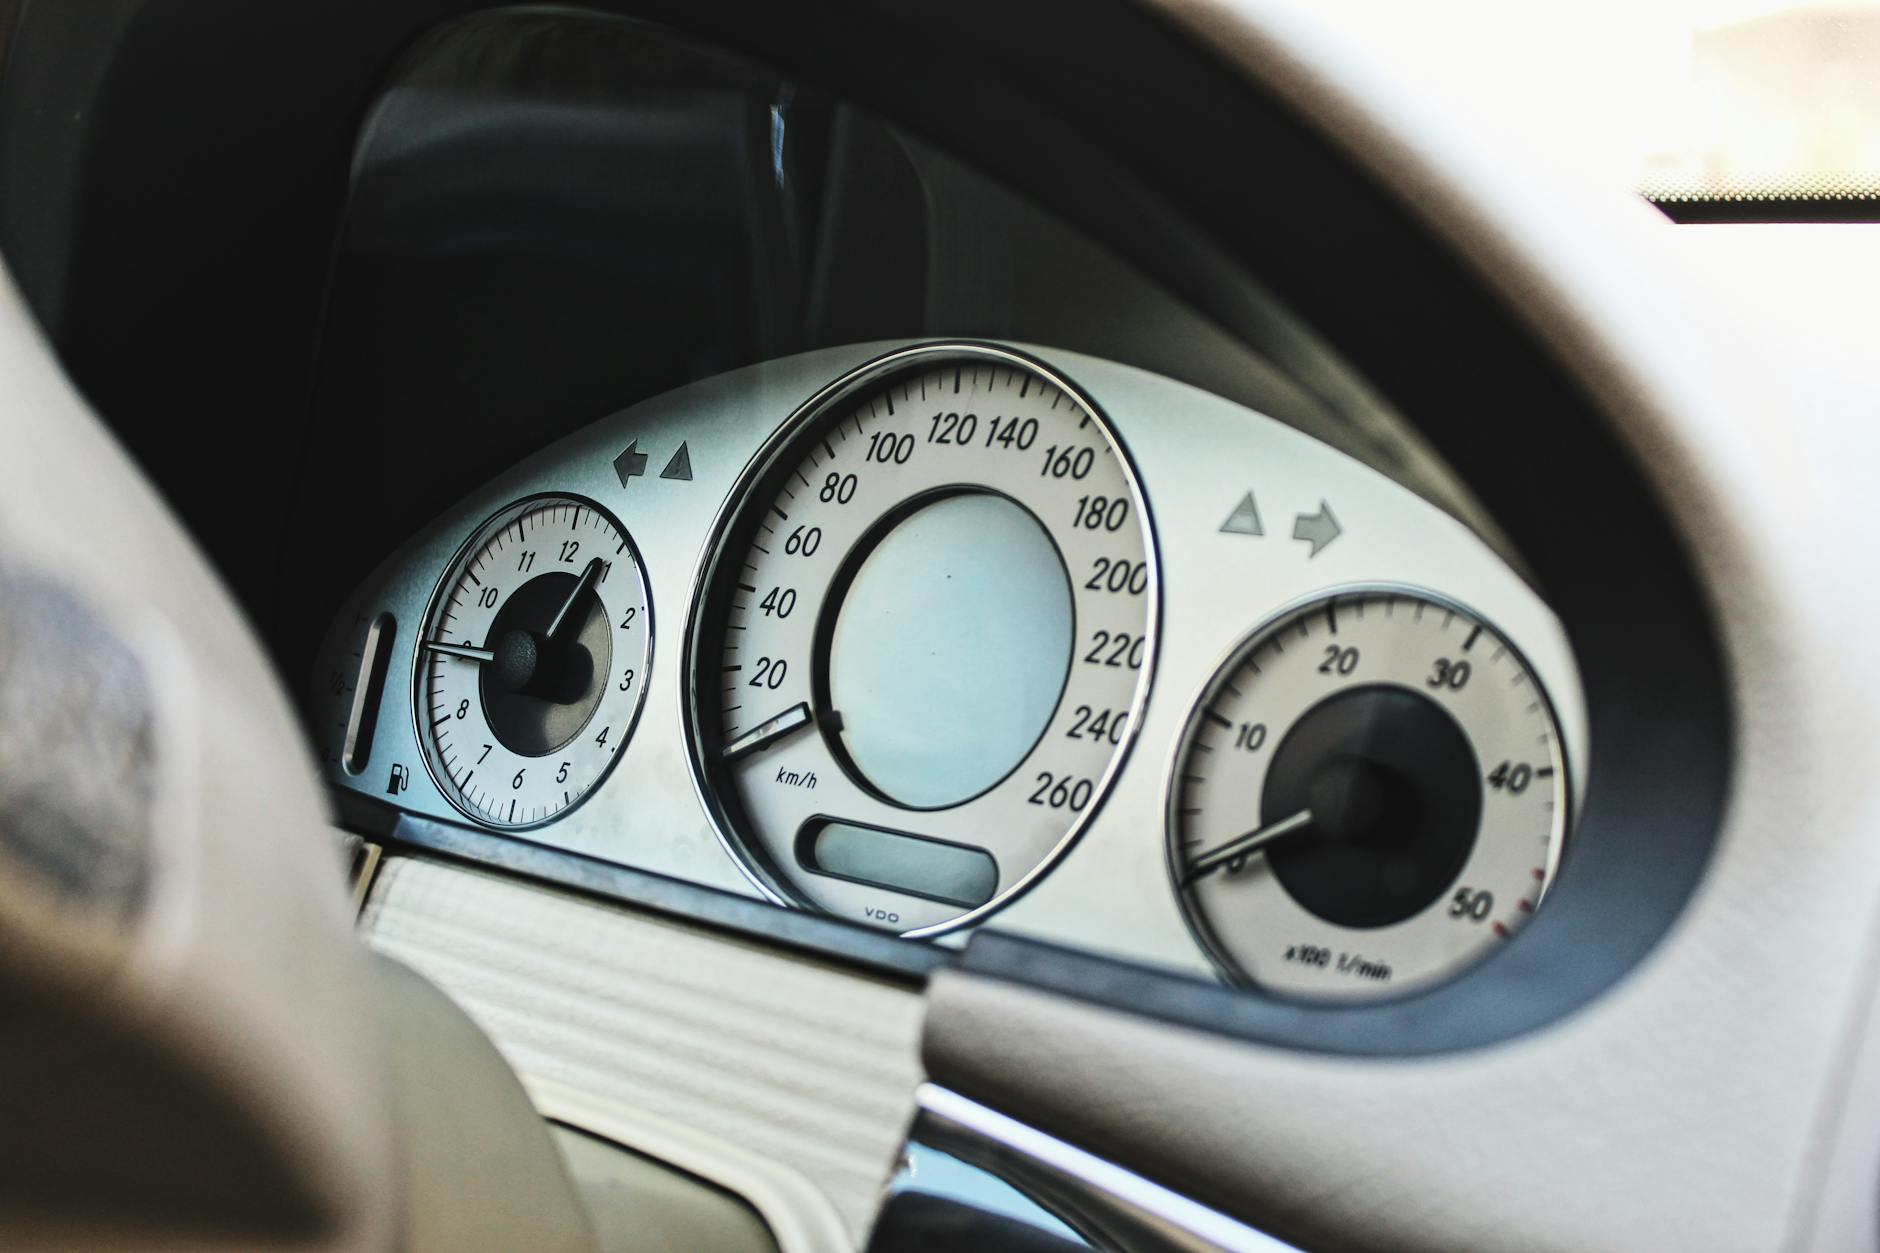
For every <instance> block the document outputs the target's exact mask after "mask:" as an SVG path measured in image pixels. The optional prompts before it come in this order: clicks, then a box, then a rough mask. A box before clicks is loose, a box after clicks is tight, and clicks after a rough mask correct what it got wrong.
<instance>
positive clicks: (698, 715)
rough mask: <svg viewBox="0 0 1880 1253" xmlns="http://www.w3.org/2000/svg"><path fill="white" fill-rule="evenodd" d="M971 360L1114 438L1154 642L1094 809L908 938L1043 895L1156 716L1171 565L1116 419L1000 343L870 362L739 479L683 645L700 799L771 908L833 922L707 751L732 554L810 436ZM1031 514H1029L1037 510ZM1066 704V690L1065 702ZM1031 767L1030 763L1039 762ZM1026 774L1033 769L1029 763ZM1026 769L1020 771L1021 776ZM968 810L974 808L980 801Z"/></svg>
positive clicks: (696, 582)
mask: <svg viewBox="0 0 1880 1253" xmlns="http://www.w3.org/2000/svg"><path fill="white" fill-rule="evenodd" d="M961 359H973V360H978V361H983V362H992V363H996V364H999V365H1004V366H1009V367H1013V368H1017V369H1021V370H1025V371H1028V372H1030V373H1031V374H1033V375H1035V376H1037V377H1039V378H1041V379H1043V380H1044V381H1046V382H1047V383H1049V384H1050V385H1052V386H1053V387H1056V388H1058V389H1059V390H1060V391H1062V392H1063V393H1064V394H1065V395H1066V396H1069V397H1070V398H1071V399H1072V400H1074V401H1075V402H1076V403H1077V404H1078V405H1079V406H1081V407H1082V408H1083V410H1084V412H1085V413H1087V414H1088V415H1089V416H1090V419H1091V421H1092V422H1094V423H1096V424H1097V425H1098V427H1099V428H1100V429H1101V431H1102V434H1103V437H1104V439H1105V440H1106V441H1108V443H1109V446H1110V448H1111V449H1112V450H1113V451H1114V453H1115V456H1116V461H1117V464H1118V465H1119V466H1120V467H1121V472H1122V475H1123V481H1124V483H1125V485H1126V486H1127V487H1128V489H1129V492H1130V496H1131V499H1132V500H1133V501H1134V502H1135V504H1136V506H1137V509H1138V515H1139V516H1138V518H1137V521H1136V525H1137V527H1138V528H1139V529H1140V531H1141V533H1142V540H1143V553H1144V558H1145V560H1146V561H1147V563H1148V568H1149V578H1148V586H1147V587H1146V588H1145V589H1144V592H1143V595H1144V597H1145V614H1144V628H1143V634H1144V637H1145V639H1146V641H1147V642H1146V644H1145V647H1144V649H1143V672H1142V675H1141V677H1140V679H1139V680H1138V681H1137V684H1136V690H1135V692H1134V694H1133V695H1132V697H1131V700H1130V705H1129V726H1128V730H1127V731H1126V732H1125V734H1124V736H1123V740H1122V742H1121V743H1119V744H1117V745H1116V746H1115V748H1114V750H1113V751H1112V752H1111V754H1110V757H1109V760H1108V762H1107V763H1106V764H1105V767H1104V770H1103V773H1102V774H1101V775H1100V776H1099V777H1098V780H1097V786H1096V788H1095V791H1094V794H1093V795H1092V797H1091V800H1090V803H1089V804H1088V805H1087V806H1085V808H1084V810H1083V812H1082V813H1080V814H1078V815H1077V817H1076V819H1075V821H1073V822H1072V823H1070V824H1069V825H1068V826H1067V828H1066V829H1065V833H1064V834H1063V836H1062V837H1060V838H1059V840H1058V841H1057V842H1056V843H1055V844H1053V845H1052V846H1051V849H1050V851H1049V852H1048V853H1046V854H1045V855H1044V856H1043V857H1041V858H1039V859H1038V861H1037V862H1036V864H1034V865H1033V866H1032V867H1031V868H1030V869H1029V870H1028V871H1026V872H1025V874H1023V875H1022V876H1020V877H1019V878H1018V880H1017V881H1016V882H1014V883H1013V884H1012V885H1011V886H1010V887H1007V888H1005V889H1004V890H1003V891H1001V892H999V893H998V894H997V895H995V896H994V897H993V898H992V899H991V900H990V901H987V902H986V903H985V904H984V905H981V906H978V907H977V908H974V909H971V910H968V911H966V912H964V913H961V914H959V915H957V916H955V917H953V918H950V919H948V920H946V921H945V922H940V923H934V924H931V925H928V926H923V927H914V928H910V929H908V930H906V931H901V932H898V934H899V935H900V936H901V937H902V938H905V939H930V938H934V937H938V936H942V935H946V934H948V933H951V932H956V931H960V930H963V929H966V928H969V927H973V926H976V925H978V924H979V923H981V922H983V921H984V920H985V919H986V918H988V917H990V916H992V915H993V914H995V913H997V912H998V911H999V910H1001V909H1004V908H1005V907H1006V906H1008V905H1010V904H1012V903H1013V902H1014V901H1017V900H1018V899H1020V898H1021V897H1023V896H1024V895H1025V894H1026V893H1027V892H1029V891H1030V890H1031V889H1032V888H1033V887H1035V886H1036V885H1037V883H1038V882H1039V880H1041V879H1042V878H1043V877H1044V876H1045V875H1046V874H1048V873H1049V872H1050V871H1051V870H1052V868H1054V867H1055V866H1056V865H1057V864H1058V863H1059V862H1060V861H1062V860H1063V858H1064V857H1065V856H1066V855H1067V854H1068V853H1069V852H1070V850H1071V849H1072V848H1073V847H1074V846H1075V845H1076V844H1077V842H1078V840H1079V839H1080V838H1081V837H1082V836H1083V834H1084V832H1085V831H1086V830H1088V829H1089V827H1090V825H1091V824H1092V823H1093V822H1095V820H1096V818H1097V816H1098V814H1099V813H1101V812H1102V809H1103V806H1104V803H1105V802H1106V801H1107V799H1108V798H1109V795H1110V792H1111V790H1112V789H1113V787H1114V785H1115V782H1116V779H1117V776H1118V775H1119V774H1121V772H1122V770H1123V768H1124V766H1125V765H1126V764H1127V762H1128V761H1129V758H1130V755H1131V753H1132V751H1133V750H1134V748H1135V746H1136V742H1137V737H1138V736H1139V734H1140V732H1141V726H1142V719H1143V714H1144V712H1145V711H1146V709H1147V708H1148V703H1149V697H1150V694H1151V692H1152V691H1153V689H1154V686H1155V675H1156V670H1157V661H1158V658H1159V653H1160V649H1161V635H1162V633H1161V623H1162V558H1161V552H1160V550H1159V548H1158V547H1157V543H1156V527H1155V518H1154V512H1153V508H1152V506H1151V503H1150V501H1149V497H1148V493H1147V492H1146V491H1145V490H1144V488H1143V484H1142V478H1141V476H1140V475H1139V474H1138V473H1137V470H1136V464H1135V461H1134V459H1133V458H1132V457H1131V456H1130V453H1129V449H1128V447H1127V446H1126V445H1125V444H1124V442H1123V441H1122V439H1121V438H1120V437H1119V436H1118V435H1117V432H1116V428H1115V426H1114V425H1113V424H1112V423H1111V422H1110V420H1109V418H1108V416H1107V415H1106V414H1105V413H1104V412H1103V410H1102V409H1101V408H1100V407H1099V406H1098V405H1096V404H1095V403H1094V402H1093V401H1092V400H1091V399H1090V397H1089V395H1088V394H1087V393H1086V392H1085V391H1084V390H1083V389H1082V388H1080V387H1078V386H1077V385H1076V384H1075V383H1073V382H1072V381H1071V380H1069V379H1068V378H1066V377H1065V376H1064V375H1063V374H1062V373H1061V372H1060V371H1058V370H1056V369H1055V368H1053V367H1052V366H1051V365H1050V364H1048V363H1047V362H1045V361H1042V360H1040V359H1039V358H1037V357H1035V356H1032V355H1030V354H1028V353H1023V352H1018V351H1015V350H1013V349H1010V348H1006V347H1003V346H1000V345H997V344H990V343H985V342H981V341H977V340H935V341H931V342H926V343H920V344H914V345H910V346H908V347H905V348H899V349H896V350H894V351H892V352H889V353H885V354H883V355H881V356H879V357H876V358H874V359H872V360H869V361H866V362H863V363H862V364H861V365H859V366H857V367H855V368H854V369H852V370H850V371H849V372H848V373H846V374H843V375H842V376H841V377H839V378H837V379H835V380H833V381H831V382H830V383H828V384H826V385H824V386H823V387H822V388H821V389H820V390H818V391H817V392H816V393H815V394H814V395H812V396H811V397H810V398H809V399H808V400H806V401H804V402H803V403H802V404H801V405H799V406H797V408H796V409H795V410H793V411H792V412H791V413H790V415H789V416H788V417H787V418H785V419H784V420H783V422H782V423H780V424H779V425H778V427H777V428H776V430H774V431H772V432H771V434H770V435H769V436H768V437H767V438H766V439H765V440H764V442H763V444H762V445H760V446H759V448H758V450H757V452H756V453H755V454H753V455H752V457H751V458H750V460H749V461H748V462H747V463H746V464H745V466H744V468H743V470H742V471H740V472H739V475H738V478H737V481H736V482H735V483H734V484H733V485H732V488H731V491H730V493H729V494H728V495H727V496H726V498H725V500H724V502H723V503H722V504H721V505H720V507H719V509H718V512H717V513H716V515H715V516H714V517H713V519H712V525H711V530H710V532H709V533H708V534H707V537H706V542H705V546H704V548H703V550H702V551H701V553H700V556H699V563H698V568H697V571H696V573H695V576H694V578H693V585H692V596H691V606H690V608H689V610H688V614H687V623H686V630H685V637H684V641H683V644H682V646H681V647H682V657H681V662H680V664H681V667H682V670H681V676H682V682H684V684H685V695H684V700H683V706H684V710H685V731H684V733H685V740H686V750H687V756H688V757H689V759H690V762H691V767H692V770H691V773H692V789H693V792H694V794H695V795H696V796H697V798H698V802H699V805H700V806H701V807H702V808H703V810H704V811H705V814H706V815H707V817H708V818H709V820H710V823H711V827H712V832H713V834H714V835H715V836H716V837H717V839H718V842H719V844H720V845H721V846H722V847H723V848H724V850H725V852H726V853H727V854H728V855H729V856H730V858H731V860H732V863H733V864H734V865H736V866H737V868H738V870H739V872H740V873H742V874H743V876H744V877H745V879H746V880H747V881H748V882H749V883H750V884H751V886H752V887H753V888H755V889H756V890H757V891H758V892H759V893H760V894H761V895H762V896H763V897H764V898H765V899H767V900H769V901H771V902H773V903H774V904H777V905H781V906H784V907H787V908H790V909H798V910H804V911H806V912H810V913H814V914H817V915H818V916H828V915H827V914H826V913H825V911H824V910H822V909H821V908H820V907H818V906H817V905H815V904H814V903H813V902H810V901H807V900H804V899H801V898H800V897H799V896H798V895H797V894H796V893H795V891H794V890H793V889H792V888H791V886H790V883H789V878H788V876H787V875H785V874H783V873H782V872H780V871H779V870H778V869H777V868H776V867H774V866H772V865H771V864H770V858H769V857H768V856H767V855H766V854H765V853H764V852H763V851H762V850H761V849H760V848H757V847H754V846H753V842H752V841H749V840H746V839H744V838H742V837H740V836H739V835H738V834H737V817H738V807H737V802H736V798H735V792H734V789H732V788H731V787H729V786H720V785H719V781H718V780H717V779H716V778H714V769H715V763H714V762H713V760H712V758H711V755H710V754H709V752H708V751H707V747H706V738H707V737H706V719H707V718H708V717H709V718H716V717H721V716H722V715H720V714H719V713H718V712H717V709H716V706H715V705H714V706H713V707H712V709H711V710H709V711H707V710H706V709H704V708H703V707H702V706H701V704H700V701H699V691H700V688H699V684H698V678H699V672H698V666H699V661H700V658H701V657H702V656H703V655H704V645H705V633H706V631H707V629H708V628H710V627H711V626H712V625H713V624H714V623H717V624H719V625H720V626H722V622H723V618H724V616H725V613H726V609H725V604H724V602H725V601H726V600H727V599H728V598H729V593H728V592H727V591H726V590H725V588H724V587H723V586H721V582H722V580H721V579H720V577H719V576H720V571H721V569H722V568H723V565H724V562H725V561H726V560H727V559H728V558H729V557H730V556H731V555H732V553H733V550H734V549H735V550H736V551H737V552H738V553H742V552H743V551H744V546H745V545H747V544H748V543H749V542H750V541H751V540H752V539H753V538H754V537H755V534H756V529H757V520H759V519H760V518H761V516H762V511H763V509H764V508H765V507H767V505H768V504H769V502H770V498H771V496H772V495H774V492H772V491H770V490H768V489H771V488H773V487H774V486H775V483H776V482H777V481H779V480H781V478H782V477H783V476H784V475H786V474H787V473H788V471H789V468H790V467H791V466H794V465H795V464H797V461H798V460H800V454H799V456H797V457H792V455H791V454H792V453H793V452H797V451H798V450H800V448H801V447H802V444H803V442H804V440H805V439H806V438H807V436H808V433H809V432H811V431H813V430H814V429H815V428H816V427H817V425H818V424H819V423H820V422H822V421H823V420H824V419H826V418H827V417H828V416H829V414H830V412H831V411H832V410H834V409H836V408H837V407H839V406H840V405H842V404H843V403H844V402H845V401H848V400H850V399H856V398H859V397H861V396H863V395H865V394H866V393H867V392H869V391H870V390H872V389H875V388H880V387H885V386H887V385H888V384H889V383H890V382H891V381H892V380H893V379H895V378H898V377H901V376H902V375H905V374H911V373H916V372H919V371H921V370H923V369H926V368H929V367H931V366H932V365H934V364H936V363H938V362H944V361H957V360H961ZM1020 503H1023V502H1020ZM1026 508H1027V509H1029V506H1026ZM1060 556H1061V554H1060ZM720 633H722V632H720ZM1062 699H1063V696H1062V692H1061V691H1060V694H1059V701H1060V703H1061V702H1062ZM713 729H714V731H715V732H717V733H718V734H720V735H722V731H721V729H719V728H716V727H714V728H713ZM1041 734H1042V733H1041ZM1034 750H1035V745H1034ZM1026 760H1029V754H1028V755H1027V758H1026ZM1020 765H1023V761H1021V762H1020ZM1017 768H1018V767H1016V766H1015V767H1014V770H1016V769H1017ZM1008 777H1009V776H1008ZM981 795H984V793H981ZM974 799H977V798H974ZM962 803H971V801H967V802H962Z"/></svg>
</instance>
